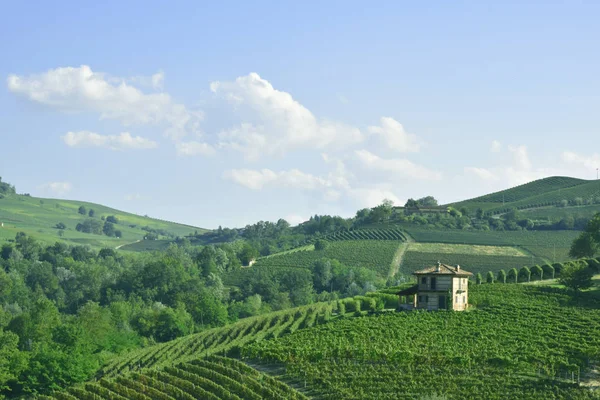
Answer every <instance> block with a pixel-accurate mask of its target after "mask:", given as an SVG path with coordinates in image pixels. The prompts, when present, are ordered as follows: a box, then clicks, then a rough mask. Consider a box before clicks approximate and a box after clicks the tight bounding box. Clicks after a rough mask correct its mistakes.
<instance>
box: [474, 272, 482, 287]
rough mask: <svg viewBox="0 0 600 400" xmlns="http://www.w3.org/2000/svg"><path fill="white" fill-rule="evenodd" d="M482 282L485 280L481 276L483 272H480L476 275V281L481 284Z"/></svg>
mask: <svg viewBox="0 0 600 400" xmlns="http://www.w3.org/2000/svg"><path fill="white" fill-rule="evenodd" d="M481 282H483V277H482V276H481V273H479V272H478V273H477V275H475V283H477V284H478V285H480V284H481Z"/></svg>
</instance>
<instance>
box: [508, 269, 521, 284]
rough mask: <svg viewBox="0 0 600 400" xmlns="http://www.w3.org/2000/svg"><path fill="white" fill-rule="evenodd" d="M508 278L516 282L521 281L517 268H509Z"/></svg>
mask: <svg viewBox="0 0 600 400" xmlns="http://www.w3.org/2000/svg"><path fill="white" fill-rule="evenodd" d="M507 278H508V279H511V280H514V281H515V283H517V282H518V281H519V273H518V272H517V269H516V268H511V269H509V270H508V274H507Z"/></svg>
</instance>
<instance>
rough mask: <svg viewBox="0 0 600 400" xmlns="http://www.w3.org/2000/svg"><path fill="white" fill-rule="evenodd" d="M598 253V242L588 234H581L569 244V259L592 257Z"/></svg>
mask: <svg viewBox="0 0 600 400" xmlns="http://www.w3.org/2000/svg"><path fill="white" fill-rule="evenodd" d="M597 252H598V242H596V240H594V235H593V234H592V233H590V232H582V233H581V234H580V235H579V236H578V237H577V238H576V239H575V240H574V241H573V243H572V244H571V249H570V250H569V257H572V258H584V257H593V256H594V255H595V254H596V253H597Z"/></svg>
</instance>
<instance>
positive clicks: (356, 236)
mask: <svg viewBox="0 0 600 400" xmlns="http://www.w3.org/2000/svg"><path fill="white" fill-rule="evenodd" d="M324 239H326V240H328V241H332V242H333V241H337V240H396V241H398V240H400V241H406V236H405V235H404V232H402V231H401V230H400V229H357V230H353V231H340V232H336V233H333V234H331V235H327V236H325V237H324Z"/></svg>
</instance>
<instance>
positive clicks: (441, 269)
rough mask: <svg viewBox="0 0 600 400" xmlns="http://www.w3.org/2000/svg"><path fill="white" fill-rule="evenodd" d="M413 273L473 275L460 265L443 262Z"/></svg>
mask: <svg viewBox="0 0 600 400" xmlns="http://www.w3.org/2000/svg"><path fill="white" fill-rule="evenodd" d="M413 275H454V276H472V275H473V274H472V273H471V272H469V271H465V270H464V269H462V268H461V267H460V266H459V265H457V266H455V267H453V266H451V265H446V264H442V263H438V264H437V265H434V266H433V267H428V268H425V269H421V270H419V271H415V272H413Z"/></svg>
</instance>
